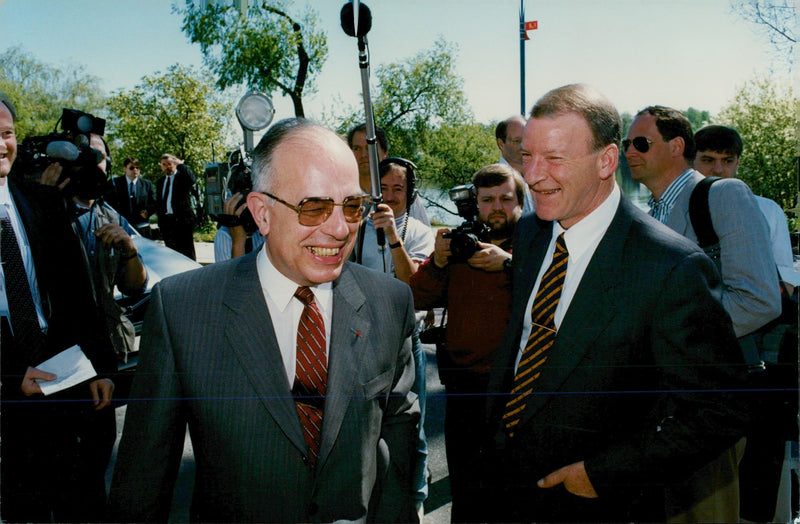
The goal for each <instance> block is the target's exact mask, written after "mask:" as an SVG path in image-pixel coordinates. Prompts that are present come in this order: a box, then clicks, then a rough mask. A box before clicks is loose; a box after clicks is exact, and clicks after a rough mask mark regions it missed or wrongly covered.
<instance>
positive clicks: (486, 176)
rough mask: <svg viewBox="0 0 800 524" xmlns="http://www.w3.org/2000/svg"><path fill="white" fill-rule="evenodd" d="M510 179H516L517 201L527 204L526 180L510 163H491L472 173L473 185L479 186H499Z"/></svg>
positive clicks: (520, 203)
mask: <svg viewBox="0 0 800 524" xmlns="http://www.w3.org/2000/svg"><path fill="white" fill-rule="evenodd" d="M509 180H513V181H514V192H515V193H516V194H517V203H518V204H519V205H521V206H522V205H524V204H525V181H524V180H522V177H521V176H520V175H519V173H517V170H516V169H514V168H513V167H511V166H509V165H508V164H489V165H488V166H484V167H482V168H480V169H479V170H478V172H477V173H475V174H474V175H472V185H473V186H475V188H476V189H477V188H479V187H497V186H500V185H503V184H505V183H506V182H508V181H509Z"/></svg>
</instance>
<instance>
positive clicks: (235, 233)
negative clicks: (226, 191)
mask: <svg viewBox="0 0 800 524" xmlns="http://www.w3.org/2000/svg"><path fill="white" fill-rule="evenodd" d="M222 210H223V213H224V214H226V215H232V216H235V217H237V218H241V217H242V214H243V213H244V211H246V210H247V200H246V199H245V195H243V194H242V193H235V194H233V195H232V196H231V197H230V198H229V199H228V200H226V201H225V203H224V204H223V206H222ZM262 244H264V236H263V235H261V234H260V233H259V232H258V231H256V232H254V233H252V234H248V232H247V230H246V229H245V226H244V225H242V224H241V223H239V222H237V223H236V224H235V225H229V226H225V225H220V226H219V229H217V233H216V234H215V235H214V262H222V261H223V260H228V259H231V258H237V257H240V256H242V255H246V254H247V253H250V252H251V251H254V250H257V249H258V248H260V247H261V245H262Z"/></svg>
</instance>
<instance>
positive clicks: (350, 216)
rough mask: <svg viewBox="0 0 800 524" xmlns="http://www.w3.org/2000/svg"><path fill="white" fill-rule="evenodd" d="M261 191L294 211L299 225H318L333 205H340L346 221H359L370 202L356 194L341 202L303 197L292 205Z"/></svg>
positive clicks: (329, 214) (365, 197)
mask: <svg viewBox="0 0 800 524" xmlns="http://www.w3.org/2000/svg"><path fill="white" fill-rule="evenodd" d="M261 193H262V194H264V195H267V196H268V197H270V198H272V199H274V200H277V201H278V202H280V203H281V204H283V205H284V206H286V207H288V208H290V209H292V210H294V211H296V212H297V219H298V221H299V222H300V225H301V226H318V225H320V224H322V223H323V222H325V221H326V220H328V217H330V216H331V215H332V214H333V206H341V207H342V213H344V219H345V220H347V221H348V222H359V221H360V220H361V217H362V215H363V213H364V207H365V206H368V205H370V204H371V203H372V197H370V196H369V195H356V196H349V197H346V198H345V199H344V200H343V201H342V202H341V203H338V202H334V201H333V199H332V198H319V197H310V198H304V199H303V200H301V201H300V203H299V204H297V205H296V206H293V205H292V204H290V203H289V202H287V201H285V200H283V199H281V198H278V197H276V196H275V195H272V194H270V193H267V192H265V191H261Z"/></svg>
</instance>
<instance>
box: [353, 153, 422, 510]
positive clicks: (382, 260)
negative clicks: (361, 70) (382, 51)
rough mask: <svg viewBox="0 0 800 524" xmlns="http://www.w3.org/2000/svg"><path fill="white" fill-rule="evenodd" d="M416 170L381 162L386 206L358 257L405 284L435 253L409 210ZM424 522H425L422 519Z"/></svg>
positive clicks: (418, 478) (418, 497)
mask: <svg viewBox="0 0 800 524" xmlns="http://www.w3.org/2000/svg"><path fill="white" fill-rule="evenodd" d="M416 167H417V166H415V165H414V163H413V162H411V161H410V160H406V159H404V158H399V157H388V158H385V159H383V160H382V161H381V163H380V166H379V167H378V172H379V174H380V177H381V194H382V196H383V202H382V203H381V204H378V206H377V209H376V210H374V211H372V212H371V213H370V214H369V217H368V218H367V220H364V221H363V222H362V223H361V227H360V229H359V235H358V241H357V242H356V248H355V250H354V252H355V258H356V261H357V262H358V263H359V264H362V265H364V266H367V267H370V268H372V269H375V270H377V271H381V272H383V273H390V274H392V275H394V276H396V277H397V278H399V279H400V280H402V281H403V282H405V283H406V284H408V283H409V280H410V278H411V275H413V274H414V273H415V272H416V271H417V268H418V267H419V265H420V263H422V262H423V261H425V260H427V258H428V256H430V254H431V253H432V252H433V247H434V240H435V239H434V235H433V231H432V230H431V228H430V227H428V226H426V225H425V224H424V223H422V222H421V221H419V220H417V219H416V218H414V217H412V216H410V213H409V212H408V209H409V208H410V207H411V204H412V203H413V201H414V198H415V197H416V188H415V186H416V175H415V173H414V171H415V169H416ZM380 228H382V229H383V231H384V233H385V242H384V245H383V246H381V245H379V244H378V235H377V233H376V231H377V230H378V229H380ZM424 318H425V312H417V330H415V331H414V334H413V336H412V342H413V345H414V347H413V354H414V364H415V365H416V368H417V373H416V378H415V381H414V386H413V387H412V388H411V390H412V391H413V392H414V393H416V394H417V395H418V396H419V406H420V427H419V438H418V441H417V457H416V458H417V460H416V465H415V468H416V469H415V472H414V476H413V478H414V486H413V488H412V489H413V490H414V498H415V501H416V504H417V512H418V514H419V515H420V516H421V515H422V503H423V501H424V500H425V498H426V497H427V496H428V482H427V480H428V479H427V476H428V475H427V469H428V466H427V464H428V462H427V454H428V451H427V441H426V438H425V430H424V428H423V423H424V421H425V397H426V393H425V389H426V386H425V358H426V357H425V351H424V350H423V348H422V343H421V342H420V340H419V325H420V323H421V322H422V320H423V319H424ZM420 521H421V519H420Z"/></svg>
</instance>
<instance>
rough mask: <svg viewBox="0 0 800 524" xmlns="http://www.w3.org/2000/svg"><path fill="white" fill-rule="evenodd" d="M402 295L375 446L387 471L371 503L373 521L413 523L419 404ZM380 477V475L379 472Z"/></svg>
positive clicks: (407, 300) (409, 307)
mask: <svg viewBox="0 0 800 524" xmlns="http://www.w3.org/2000/svg"><path fill="white" fill-rule="evenodd" d="M402 287H403V288H404V290H405V294H404V295H399V296H397V294H396V299H397V302H398V303H399V304H403V306H402V307H400V306H397V305H396V306H395V307H396V308H397V310H398V313H399V315H400V318H402V319H403V322H402V333H403V335H402V342H401V344H400V347H399V348H398V349H399V350H398V352H397V364H396V367H395V374H394V380H393V382H392V390H391V392H390V393H389V395H388V397H387V399H386V407H385V409H384V413H383V421H382V424H381V437H380V442H379V444H378V464H379V466H378V468H379V469H378V471H379V472H380V471H381V470H383V469H384V468H386V466H387V464H383V465H382V464H381V462H382V461H386V460H387V457H388V469H386V470H385V471H386V474H385V475H384V476H383V478H382V479H379V481H378V484H377V485H376V493H374V494H373V498H372V501H371V503H370V506H371V509H370V513H371V517H370V519H369V520H371V521H374V522H411V521H414V520H416V511H415V508H414V500H413V491H414V490H413V487H412V480H413V479H412V476H413V471H414V463H413V461H414V451H415V449H416V440H417V424H418V422H419V403H418V402H417V398H416V394H414V393H412V392H411V387H412V386H413V385H414V376H415V368H414V359H413V358H412V342H411V335H412V333H413V331H414V307H413V300H412V297H411V291H410V290H409V289H408V287H407V286H402ZM379 475H380V473H379Z"/></svg>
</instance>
